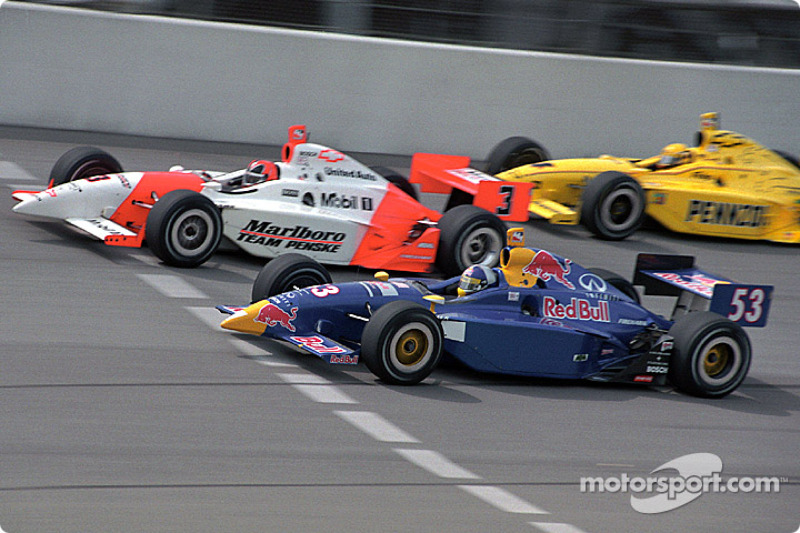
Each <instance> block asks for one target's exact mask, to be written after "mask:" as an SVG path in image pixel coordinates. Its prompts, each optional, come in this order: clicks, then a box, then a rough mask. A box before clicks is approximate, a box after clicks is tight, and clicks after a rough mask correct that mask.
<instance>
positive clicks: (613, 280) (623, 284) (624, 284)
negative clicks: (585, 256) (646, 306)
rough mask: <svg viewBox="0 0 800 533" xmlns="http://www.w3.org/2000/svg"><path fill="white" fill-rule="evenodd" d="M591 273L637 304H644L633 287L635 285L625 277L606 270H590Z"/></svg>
mask: <svg viewBox="0 0 800 533" xmlns="http://www.w3.org/2000/svg"><path fill="white" fill-rule="evenodd" d="M588 270H589V272H591V273H592V274H594V275H595V276H597V277H599V278H600V279H602V280H603V281H605V282H606V283H608V284H609V285H611V286H612V287H614V288H616V289H618V290H619V291H620V292H622V294H624V295H625V296H627V297H629V298H630V299H632V300H633V301H634V302H636V303H637V304H640V305H641V303H642V301H641V300H642V299H641V297H640V296H639V293H638V292H637V290H636V288H635V287H634V286H633V283H631V282H630V281H628V280H627V279H625V278H624V277H623V276H620V275H619V274H617V273H616V272H611V271H610V270H606V269H604V268H590V269H588Z"/></svg>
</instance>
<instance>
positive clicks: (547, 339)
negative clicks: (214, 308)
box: [218, 228, 772, 397]
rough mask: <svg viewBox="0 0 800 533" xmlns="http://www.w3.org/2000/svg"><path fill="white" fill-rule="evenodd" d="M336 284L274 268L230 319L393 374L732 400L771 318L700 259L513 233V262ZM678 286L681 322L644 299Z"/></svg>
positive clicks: (766, 299) (763, 292)
mask: <svg viewBox="0 0 800 533" xmlns="http://www.w3.org/2000/svg"><path fill="white" fill-rule="evenodd" d="M376 278H377V279H375V280H370V281H359V282H348V283H338V284H333V283H331V278H330V275H329V274H328V272H327V271H326V270H325V268H324V267H322V266H321V265H319V263H317V262H316V261H313V260H312V259H309V258H307V257H305V256H302V255H300V254H288V255H283V256H281V257H279V258H277V259H273V260H272V261H270V262H269V263H267V265H266V266H265V267H264V268H263V269H262V271H261V272H260V273H259V275H258V277H257V278H256V280H255V282H254V284H253V294H252V301H253V302H254V303H252V304H251V305H249V306H245V307H235V306H224V305H222V306H218V309H219V310H220V311H222V312H224V313H227V314H229V315H230V316H229V317H227V318H226V319H225V320H224V321H223V322H222V327H223V328H226V329H230V330H234V331H240V332H245V333H251V334H255V335H262V336H265V337H270V338H273V339H279V340H283V341H286V342H288V343H291V344H293V345H295V346H298V347H300V348H301V349H303V350H305V351H307V352H310V353H312V354H314V355H317V356H319V357H321V358H323V359H324V360H326V361H328V362H330V363H344V364H355V363H358V362H359V361H363V362H364V363H365V364H366V366H367V367H368V368H369V370H370V371H372V372H373V373H374V374H375V375H376V376H377V377H378V378H380V379H381V380H382V381H384V382H386V383H390V384H398V385H411V384H415V383H419V382H420V381H422V380H423V379H425V378H426V377H427V376H429V375H430V374H431V372H432V371H433V370H434V368H435V367H436V365H437V363H438V362H439V360H440V358H441V357H442V355H443V354H444V353H446V354H449V355H450V356H451V357H453V358H455V359H456V360H458V361H460V362H461V363H463V364H465V365H466V366H468V367H470V368H472V369H474V370H477V371H480V372H490V373H499V374H508V375H518V376H540V377H550V378H565V379H589V380H594V381H609V382H611V381H614V382H632V383H643V384H652V385H664V384H666V383H668V382H669V383H671V384H672V385H674V386H676V387H677V388H679V389H681V390H682V391H684V392H686V393H689V394H693V395H697V396H704V397H721V396H724V395H726V394H728V393H730V392H732V391H733V390H735V389H736V388H737V387H738V386H739V385H740V384H741V383H742V381H743V380H744V378H745V376H746V375H747V371H748V369H749V366H750V360H751V346H750V341H749V339H748V336H747V334H746V333H745V332H744V330H743V329H742V326H764V325H765V324H766V320H767V315H768V311H769V305H770V300H771V296H772V287H771V286H766V285H749V284H748V285H745V284H739V283H734V282H732V281H731V280H728V279H724V278H721V277H719V276H716V275H712V274H710V273H708V272H704V271H702V270H699V269H697V268H695V266H694V259H693V258H692V257H690V256H676V255H655V254H640V255H639V257H638V259H637V265H636V269H635V274H634V279H633V283H631V282H630V281H628V280H626V279H624V278H623V277H622V276H619V275H617V274H614V273H612V272H609V271H606V270H601V269H587V268H584V267H582V266H580V265H578V264H576V263H574V262H572V261H570V260H569V259H565V258H563V257H560V256H558V255H555V254H552V253H550V252H547V251H544V250H536V249H531V248H525V247H524V233H523V230H522V229H521V228H514V229H511V230H509V231H508V235H507V246H506V248H504V249H503V250H502V252H501V260H500V267H499V268H494V269H490V268H488V267H485V266H481V265H475V266H472V267H469V268H467V269H466V270H465V271H464V273H463V274H462V275H461V276H460V277H454V278H451V279H448V280H444V281H434V280H430V279H419V278H392V279H389V277H388V274H386V273H385V272H379V273H377V274H376ZM634 284H636V285H643V286H644V292H645V294H661V295H666V296H677V297H678V298H677V301H676V303H675V308H674V311H673V314H672V316H671V318H665V317H663V316H660V315H657V314H655V313H653V312H651V311H648V310H647V309H645V308H644V307H642V305H641V304H640V300H639V293H638V292H637V291H636V289H635V288H634Z"/></svg>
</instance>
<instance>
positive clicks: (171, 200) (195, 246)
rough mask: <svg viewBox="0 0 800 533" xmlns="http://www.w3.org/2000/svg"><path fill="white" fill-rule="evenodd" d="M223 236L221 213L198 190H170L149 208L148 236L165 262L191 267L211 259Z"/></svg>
mask: <svg viewBox="0 0 800 533" xmlns="http://www.w3.org/2000/svg"><path fill="white" fill-rule="evenodd" d="M221 239H222V216H221V215H220V213H219V209H218V208H217V206H216V205H215V204H214V202H213V201H211V200H210V199H209V198H208V197H206V196H203V195H202V194H200V193H198V192H195V191H187V190H183V189H181V190H176V191H170V192H168V193H167V194H165V195H164V196H162V197H161V199H160V200H159V201H157V202H156V204H155V205H154V206H153V208H152V209H151V210H150V213H149V214H148V215H147V223H146V224H145V240H147V245H148V246H149V247H150V249H151V250H152V251H153V253H154V254H155V256H156V257H158V258H159V259H161V260H162V261H164V262H165V263H166V264H168V265H171V266H176V267H182V268H192V267H196V266H199V265H202V264H203V263H205V262H206V261H208V260H209V259H210V258H211V256H212V255H213V254H214V252H215V251H216V250H217V247H218V246H219V243H220V240H221Z"/></svg>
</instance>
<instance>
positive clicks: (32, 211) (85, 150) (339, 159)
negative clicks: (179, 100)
mask: <svg viewBox="0 0 800 533" xmlns="http://www.w3.org/2000/svg"><path fill="white" fill-rule="evenodd" d="M448 162H449V160H448ZM440 167H441V161H440V159H439V157H438V156H430V155H427V154H417V155H415V156H414V159H413V162H412V167H411V176H410V179H411V181H412V182H418V183H420V184H421V186H423V188H424V189H425V190H430V189H432V188H433V189H435V190H434V191H433V192H438V193H449V194H450V195H451V197H456V196H457V199H458V202H457V204H458V205H456V203H455V202H451V203H450V205H449V206H448V207H452V209H448V210H447V211H446V212H445V213H444V214H442V213H440V212H438V211H435V210H433V209H429V208H428V207H426V206H424V205H423V204H421V203H420V202H418V201H417V200H416V195H417V191H416V189H415V188H414V187H413V185H411V183H410V182H409V181H408V180H406V179H405V178H404V177H402V176H400V175H397V174H395V173H393V172H391V171H389V170H387V169H383V168H377V167H376V168H369V167H366V166H364V165H363V164H361V163H359V162H358V161H356V160H354V159H352V158H351V157H349V156H347V155H345V154H343V153H341V152H339V151H336V150H334V149H332V148H328V147H326V146H322V145H319V144H312V143H309V142H307V139H306V131H305V127H304V126H293V127H292V128H290V129H289V142H287V143H286V145H284V147H283V152H282V160H281V161H278V162H271V161H263V160H256V161H253V162H252V163H250V165H249V166H248V167H247V168H246V169H242V170H237V171H235V172H230V173H225V172H209V171H187V170H184V169H182V168H180V167H174V168H173V169H171V170H170V171H168V172H123V171H122V168H121V166H120V165H119V163H118V162H117V161H116V159H114V158H113V157H112V156H110V155H109V154H107V153H105V152H103V151H100V150H97V149H94V148H89V147H80V148H76V149H73V150H71V151H69V152H67V153H66V154H64V156H62V157H61V159H59V160H58V162H56V164H55V166H54V167H53V171H52V173H51V179H50V183H49V186H48V187H47V189H45V190H44V191H40V192H36V191H16V192H14V194H13V196H14V198H15V199H17V200H19V203H18V204H17V205H16V206H14V211H15V212H17V213H23V214H28V215H37V216H44V217H51V218H57V219H62V220H64V221H66V222H68V223H69V224H71V225H73V226H75V227H78V228H80V229H81V230H83V231H85V232H87V233H88V234H89V235H91V236H93V237H95V238H97V239H100V240H102V241H103V242H104V243H106V244H109V245H115V246H141V245H142V243H143V241H145V240H146V241H147V244H148V246H149V248H150V249H151V250H152V251H153V252H154V253H155V255H156V256H158V257H159V258H160V259H161V260H162V261H164V262H165V263H167V264H169V265H173V266H179V267H194V266H198V265H200V264H202V263H204V262H205V261H207V260H208V259H209V258H210V257H211V255H212V254H213V253H214V252H215V250H216V249H217V247H218V246H219V244H220V241H221V239H222V238H223V237H224V238H226V239H228V240H229V241H231V242H232V243H233V244H235V245H236V246H238V247H239V248H241V249H242V250H245V251H246V252H248V253H250V254H252V255H255V256H258V257H265V258H273V257H276V256H279V255H281V254H283V253H287V252H301V253H303V254H306V255H307V256H309V257H312V258H314V259H315V260H317V261H319V262H321V263H325V264H333V265H357V266H361V267H366V268H385V269H391V270H399V271H407V272H427V271H431V270H432V269H433V267H434V265H437V266H438V267H439V269H440V270H441V271H443V272H445V273H448V274H455V273H458V272H460V271H461V270H463V269H464V268H465V267H466V266H468V265H470V264H472V263H482V264H487V265H495V264H497V261H498V258H499V253H500V250H501V249H502V247H503V240H504V237H505V225H504V223H503V221H502V220H503V219H505V220H524V219H526V218H527V213H526V206H527V202H528V195H529V193H530V188H531V186H530V185H529V184H528V185H527V186H526V187H517V186H514V187H511V186H509V185H508V184H506V183H504V182H503V181H501V180H498V179H497V178H493V177H489V176H487V177H486V178H476V177H475V176H472V175H460V174H457V173H451V172H448V171H445V170H442V169H441V168H440ZM461 204H465V205H461Z"/></svg>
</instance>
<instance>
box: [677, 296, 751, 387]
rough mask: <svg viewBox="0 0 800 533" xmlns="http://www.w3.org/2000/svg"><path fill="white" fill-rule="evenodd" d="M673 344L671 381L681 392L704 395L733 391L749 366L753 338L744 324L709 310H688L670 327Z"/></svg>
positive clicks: (742, 379)
mask: <svg viewBox="0 0 800 533" xmlns="http://www.w3.org/2000/svg"><path fill="white" fill-rule="evenodd" d="M669 334H670V335H672V336H673V338H674V341H673V342H674V347H673V352H672V356H671V357H670V361H669V374H668V377H669V379H670V381H671V382H672V383H673V384H674V385H675V386H676V387H678V388H679V389H681V390H682V391H684V392H686V393H688V394H692V395H694V396H701V397H705V398H721V397H722V396H725V395H727V394H730V393H731V392H733V391H734V390H735V389H736V388H737V387H738V386H739V385H741V383H742V381H744V378H745V376H747V371H748V369H749V368H750V360H751V357H752V356H751V348H750V340H749V339H748V337H747V334H746V333H745V332H744V330H743V329H742V327H741V326H740V325H739V324H736V323H735V322H731V321H730V320H728V319H727V318H725V317H723V316H720V315H718V314H716V313H712V312H710V311H703V312H696V313H689V314H688V315H685V316H683V317H681V319H680V320H678V322H676V323H675V325H673V326H672V328H670V330H669Z"/></svg>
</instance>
